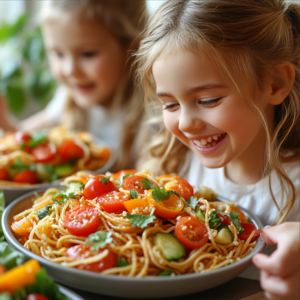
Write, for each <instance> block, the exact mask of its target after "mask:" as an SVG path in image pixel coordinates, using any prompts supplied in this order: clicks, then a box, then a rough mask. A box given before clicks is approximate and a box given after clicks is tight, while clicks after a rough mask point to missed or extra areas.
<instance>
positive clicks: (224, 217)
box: [217, 210, 231, 225]
mask: <svg viewBox="0 0 300 300" xmlns="http://www.w3.org/2000/svg"><path fill="white" fill-rule="evenodd" d="M217 215H218V217H219V218H220V220H221V222H222V224H225V225H230V224H231V221H230V218H229V216H228V215H227V214H226V213H224V212H222V211H219V210H217Z"/></svg>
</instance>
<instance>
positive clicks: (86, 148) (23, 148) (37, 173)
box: [0, 126, 114, 204]
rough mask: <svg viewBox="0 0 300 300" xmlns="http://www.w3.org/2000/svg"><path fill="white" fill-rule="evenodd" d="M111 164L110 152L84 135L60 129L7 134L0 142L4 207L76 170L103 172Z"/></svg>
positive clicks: (87, 135)
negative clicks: (5, 203) (5, 204)
mask: <svg viewBox="0 0 300 300" xmlns="http://www.w3.org/2000/svg"><path fill="white" fill-rule="evenodd" d="M113 162H114V156H113V154H112V152H111V149H110V148H109V147H108V146H106V145H105V144H104V143H103V142H101V141H99V140H97V139H95V138H93V136H92V135H91V134H90V133H88V132H86V131H81V132H75V131H70V130H67V128H65V127H63V126H60V127H55V128H52V129H49V130H41V131H37V132H34V133H28V132H23V131H18V132H13V133H7V134H6V135H5V136H4V137H2V138H1V139H0V188H1V189H2V190H3V191H4V194H5V198H6V202H7V204H8V203H10V202H11V201H13V200H14V199H16V198H17V197H19V196H21V195H23V194H25V193H27V192H29V191H33V190H35V189H37V188H47V187H49V186H50V185H51V186H53V185H58V184H59V183H60V181H61V180H62V179H63V178H65V177H67V176H70V175H71V174H73V173H75V172H77V171H80V170H86V171H90V172H95V173H97V172H100V173H101V172H105V171H106V170H108V169H109V168H110V167H111V166H112V164H113Z"/></svg>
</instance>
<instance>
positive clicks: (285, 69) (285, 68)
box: [269, 63, 295, 105]
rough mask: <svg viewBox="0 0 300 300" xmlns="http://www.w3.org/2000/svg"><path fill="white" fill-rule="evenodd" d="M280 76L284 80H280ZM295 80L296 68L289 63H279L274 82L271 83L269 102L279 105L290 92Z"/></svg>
mask: <svg viewBox="0 0 300 300" xmlns="http://www.w3.org/2000/svg"><path fill="white" fill-rule="evenodd" d="M278 78H282V80H280V81H278ZM294 81H295V70H294V68H293V66H292V65H290V64H288V63H283V64H279V65H277V66H276V67H275V71H274V76H273V82H272V84H271V96H270V100H269V103H270V104H273V105H278V104H280V103H282V101H283V100H284V99H285V98H286V97H287V95H288V94H289V92H290V90H291V88H292V86H293V84H294Z"/></svg>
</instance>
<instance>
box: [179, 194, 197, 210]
mask: <svg viewBox="0 0 300 300" xmlns="http://www.w3.org/2000/svg"><path fill="white" fill-rule="evenodd" d="M183 202H184V204H185V205H186V206H190V207H191V208H192V209H194V210H195V209H196V207H197V206H198V205H199V202H198V198H197V197H193V196H191V197H190V198H189V200H188V201H184V200H183Z"/></svg>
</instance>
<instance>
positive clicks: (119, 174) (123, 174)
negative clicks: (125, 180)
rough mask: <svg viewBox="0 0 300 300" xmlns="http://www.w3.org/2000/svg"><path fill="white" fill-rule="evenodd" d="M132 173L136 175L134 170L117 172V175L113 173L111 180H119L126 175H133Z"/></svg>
mask: <svg viewBox="0 0 300 300" xmlns="http://www.w3.org/2000/svg"><path fill="white" fill-rule="evenodd" d="M134 173H136V170H133V169H132V170H122V171H119V172H117V173H113V174H112V178H113V179H119V178H122V177H124V176H125V175H127V174H134Z"/></svg>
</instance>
